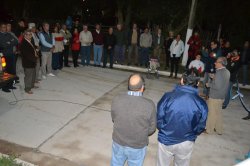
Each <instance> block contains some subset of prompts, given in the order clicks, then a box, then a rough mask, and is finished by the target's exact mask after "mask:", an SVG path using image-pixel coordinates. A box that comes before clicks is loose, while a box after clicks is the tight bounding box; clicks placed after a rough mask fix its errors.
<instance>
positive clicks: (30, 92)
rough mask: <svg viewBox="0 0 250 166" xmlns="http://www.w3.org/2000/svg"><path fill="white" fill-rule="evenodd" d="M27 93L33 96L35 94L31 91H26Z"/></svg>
mask: <svg viewBox="0 0 250 166" xmlns="http://www.w3.org/2000/svg"><path fill="white" fill-rule="evenodd" d="M25 92H26V93H28V94H30V95H31V94H33V92H32V91H31V90H30V91H25Z"/></svg>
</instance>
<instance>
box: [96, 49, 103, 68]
mask: <svg viewBox="0 0 250 166" xmlns="http://www.w3.org/2000/svg"><path fill="white" fill-rule="evenodd" d="M102 52H103V45H94V64H95V65H101V60H102Z"/></svg>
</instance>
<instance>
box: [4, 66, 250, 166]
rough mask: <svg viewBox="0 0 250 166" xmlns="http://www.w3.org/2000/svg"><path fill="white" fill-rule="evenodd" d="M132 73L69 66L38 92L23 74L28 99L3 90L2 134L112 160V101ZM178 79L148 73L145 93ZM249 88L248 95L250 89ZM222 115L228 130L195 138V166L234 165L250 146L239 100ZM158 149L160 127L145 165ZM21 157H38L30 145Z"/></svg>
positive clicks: (99, 164)
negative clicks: (28, 87)
mask: <svg viewBox="0 0 250 166" xmlns="http://www.w3.org/2000/svg"><path fill="white" fill-rule="evenodd" d="M130 74H131V73H130V72H124V71H117V70H110V69H102V68H95V67H80V68H77V69H74V68H67V69H63V71H61V72H59V73H58V74H57V77H49V78H48V79H47V80H43V81H42V82H41V85H40V88H39V89H37V90H34V94H33V95H28V94H26V93H24V90H23V83H22V82H23V80H21V84H20V85H18V90H15V94H16V96H17V98H18V99H29V100H23V101H20V102H18V103H17V104H16V105H9V104H8V102H10V101H13V100H14V98H13V94H6V93H1V92H0V105H1V107H0V139H1V140H5V141H9V142H11V143H15V144H17V145H21V146H24V147H27V148H29V149H33V151H34V152H37V151H38V152H39V153H42V154H43V155H47V156H49V157H54V158H59V159H63V160H65V161H67V162H72V163H74V164H72V165H79V166H83V165H84V166H108V165H109V161H110V156H111V143H112V139H111V135H112V122H111V117H110V104H111V100H112V98H113V97H114V96H115V95H116V94H118V93H120V92H122V91H126V87H127V77H128V76H129V75H130ZM20 76H21V78H23V75H22V74H21V75H20ZM176 82H177V80H174V79H167V78H160V79H159V80H157V79H146V92H145V96H146V97H148V98H150V99H152V100H153V101H154V102H155V103H157V102H158V100H159V99H160V98H161V96H162V95H163V94H164V92H165V91H169V90H171V89H172V88H173V86H174V84H175V83H176ZM245 93H246V94H247V96H246V97H247V98H249V92H245ZM248 104H250V101H248ZM223 115H224V116H223V117H224V122H225V127H224V128H225V134H223V135H221V136H219V135H201V136H200V137H199V138H198V139H197V141H196V144H195V148H194V152H193V156H192V160H191V165H192V166H215V165H220V166H224V165H225V166H229V165H233V164H234V162H235V159H236V158H242V157H243V156H244V154H245V153H247V152H248V151H249V148H250V141H249V138H250V132H249V128H250V121H243V120H241V118H242V117H243V116H245V115H246V112H245V111H244V110H243V108H242V107H241V105H240V103H239V101H233V102H232V103H231V104H230V107H229V108H228V109H227V110H225V111H224V112H223ZM180 123H181V122H180ZM0 144H1V142H0ZM156 151H157V132H156V133H155V134H154V135H153V136H151V137H150V143H149V146H148V153H147V156H146V160H145V164H144V165H145V166H153V165H155V159H156ZM21 158H23V159H25V160H27V161H31V162H33V163H35V164H37V163H39V160H38V159H37V156H34V155H32V153H31V152H30V151H29V152H23V153H21ZM43 163H46V162H43ZM42 165H49V164H42ZM54 165H55V164H54ZM56 165H57V164H56ZM60 165H62V164H60ZM65 165H66V164H65Z"/></svg>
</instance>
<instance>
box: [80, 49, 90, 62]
mask: <svg viewBox="0 0 250 166" xmlns="http://www.w3.org/2000/svg"><path fill="white" fill-rule="evenodd" d="M90 49H91V46H81V52H80V54H81V61H82V65H85V64H86V65H89V62H90Z"/></svg>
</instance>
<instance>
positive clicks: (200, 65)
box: [188, 59, 205, 73]
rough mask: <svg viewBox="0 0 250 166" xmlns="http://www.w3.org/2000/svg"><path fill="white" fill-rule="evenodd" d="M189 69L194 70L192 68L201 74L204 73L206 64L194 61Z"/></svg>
mask: <svg viewBox="0 0 250 166" xmlns="http://www.w3.org/2000/svg"><path fill="white" fill-rule="evenodd" d="M188 68H189V69H192V68H196V69H197V70H198V71H199V72H200V73H202V72H203V71H204V69H205V68H204V63H203V62H202V61H200V60H197V59H195V60H193V61H192V62H191V63H190V64H189V66H188Z"/></svg>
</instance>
